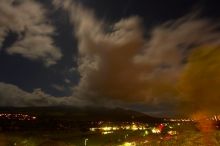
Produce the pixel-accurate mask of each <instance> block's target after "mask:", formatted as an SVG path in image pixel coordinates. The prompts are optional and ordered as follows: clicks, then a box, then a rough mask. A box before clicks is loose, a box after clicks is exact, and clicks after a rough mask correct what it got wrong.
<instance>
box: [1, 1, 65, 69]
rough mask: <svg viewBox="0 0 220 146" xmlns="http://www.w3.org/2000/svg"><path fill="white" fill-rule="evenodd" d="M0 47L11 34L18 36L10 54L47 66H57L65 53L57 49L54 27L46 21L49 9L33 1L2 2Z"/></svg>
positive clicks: (9, 51)
mask: <svg viewBox="0 0 220 146" xmlns="http://www.w3.org/2000/svg"><path fill="white" fill-rule="evenodd" d="M0 28H1V29H0V47H2V45H3V42H4V40H5V39H6V36H7V35H8V32H10V31H12V32H15V33H16V34H18V39H17V40H16V42H15V43H14V44H12V46H11V47H9V48H6V52H7V53H8V54H11V55H13V54H19V55H21V56H23V57H25V58H28V59H30V60H37V61H42V62H43V63H44V64H45V65H46V66H49V65H53V64H55V63H56V62H57V61H58V60H59V59H60V58H61V57H62V53H61V51H60V49H59V48H57V47H56V46H55V45H54V42H53V39H52V35H53V34H54V32H55V29H54V27H53V26H52V25H51V24H49V22H48V19H47V18H46V10H45V8H44V7H43V6H42V5H41V4H40V3H38V2H36V1H33V0H19V1H16V0H1V3H0Z"/></svg>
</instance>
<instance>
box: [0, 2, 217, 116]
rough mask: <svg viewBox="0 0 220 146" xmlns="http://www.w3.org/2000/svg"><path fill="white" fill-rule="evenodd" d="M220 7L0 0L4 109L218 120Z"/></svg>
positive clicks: (0, 96)
mask: <svg viewBox="0 0 220 146" xmlns="http://www.w3.org/2000/svg"><path fill="white" fill-rule="evenodd" d="M219 6H220V3H219V2H218V1H217V0H216V1H214V0H207V1H205V0H166V1H165V0H145V1H144V0H72V1H71V0H69V1H68V0H64V1H62V0H46V1H45V0H29V1H28V0H0V106H18V107H22V106H66V105H68V106H80V107H81V106H82V107H83V106H107V107H125V108H130V109H134V110H138V111H142V112H146V113H151V114H155V115H158V114H159V115H163V114H165V115H172V114H175V113H176V112H177V111H179V109H181V110H180V111H182V110H183V111H184V112H191V111H192V109H195V110H201V109H202V110H207V111H209V112H219V110H220V109H219V108H218V105H219V101H220V100H219V97H220V94H219V93H218V91H219V89H220V88H219V87H220V79H219V77H218V75H219V73H220V70H219V67H220V60H219V59H218V58H220V51H219V49H220V47H219V46H220V31H219V30H220V29H219V18H220V9H219ZM218 55H219V56H218ZM203 79H204V80H203ZM207 97H209V98H207ZM198 101H200V102H199V103H198ZM183 105H184V108H182V107H183Z"/></svg>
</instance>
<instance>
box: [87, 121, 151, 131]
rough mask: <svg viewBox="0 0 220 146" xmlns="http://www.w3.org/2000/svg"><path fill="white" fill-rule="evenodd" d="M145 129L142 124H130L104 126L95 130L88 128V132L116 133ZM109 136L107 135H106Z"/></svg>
mask: <svg viewBox="0 0 220 146" xmlns="http://www.w3.org/2000/svg"><path fill="white" fill-rule="evenodd" d="M146 129H147V127H146V126H145V125H143V124H137V123H134V122H133V123H132V124H131V125H123V126H104V127H97V128H90V131H93V132H94V131H102V132H103V133H104V132H105V133H106V132H109V131H118V130H132V131H137V130H146ZM107 134H109V133H107Z"/></svg>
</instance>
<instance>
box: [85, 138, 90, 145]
mask: <svg viewBox="0 0 220 146" xmlns="http://www.w3.org/2000/svg"><path fill="white" fill-rule="evenodd" d="M88 140H89V139H88V138H86V139H85V146H87V141H88Z"/></svg>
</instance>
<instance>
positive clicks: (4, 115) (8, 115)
mask: <svg viewBox="0 0 220 146" xmlns="http://www.w3.org/2000/svg"><path fill="white" fill-rule="evenodd" d="M0 119H4V120H19V121H25V120H28V121H30V120H36V119H37V118H36V117H35V116H30V115H27V114H11V113H1V114H0Z"/></svg>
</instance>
